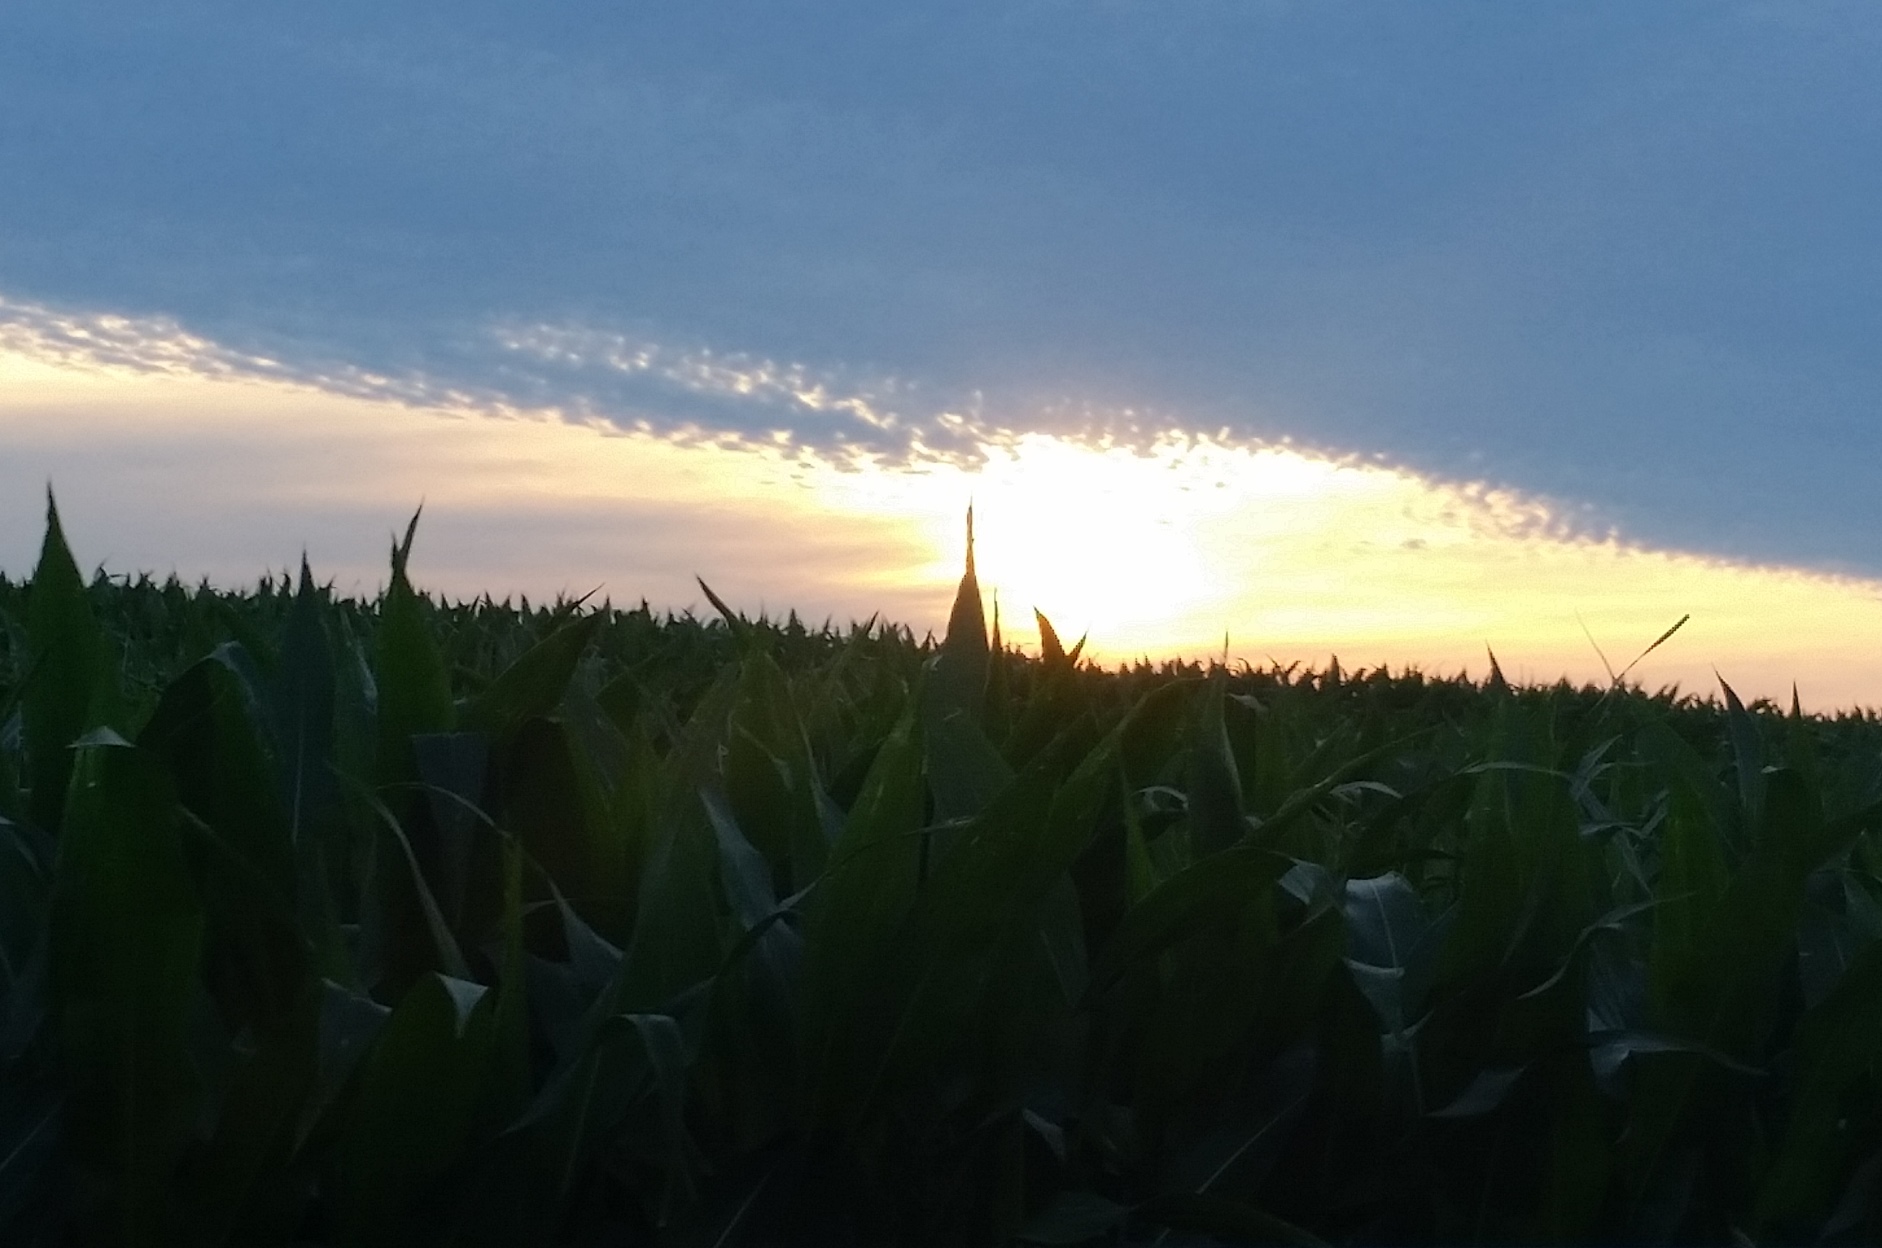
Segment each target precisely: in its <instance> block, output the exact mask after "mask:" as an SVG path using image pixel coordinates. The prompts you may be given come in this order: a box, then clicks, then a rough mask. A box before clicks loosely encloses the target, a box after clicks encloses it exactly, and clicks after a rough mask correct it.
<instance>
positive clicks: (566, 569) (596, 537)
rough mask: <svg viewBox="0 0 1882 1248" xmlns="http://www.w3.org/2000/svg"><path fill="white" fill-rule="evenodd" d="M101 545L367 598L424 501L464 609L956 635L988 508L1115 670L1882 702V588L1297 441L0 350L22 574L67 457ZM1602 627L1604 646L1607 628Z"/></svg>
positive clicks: (1072, 629) (1036, 602)
mask: <svg viewBox="0 0 1882 1248" xmlns="http://www.w3.org/2000/svg"><path fill="white" fill-rule="evenodd" d="M49 476H50V477H52V478H53V479H54V480H55V482H56V484H57V486H58V489H59V492H60V499H61V509H62V513H63V514H64V516H65V519H66V521H67V526H68V530H69V531H70V532H71V533H72V534H73V538H74V543H75V545H77V546H79V547H80V549H79V555H80V558H81V561H86V560H92V559H99V558H103V559H105V560H107V561H108V562H109V564H110V566H111V567H112V568H113V569H114V570H117V571H132V570H149V571H153V572H155V573H158V574H162V573H164V572H166V571H168V570H170V569H171V568H176V569H177V570H178V571H179V572H180V573H181V574H183V575H184V576H185V577H187V578H189V579H194V578H196V577H197V576H202V575H209V576H211V577H213V578H215V579H216V580H218V581H219V582H221V583H224V584H239V583H243V582H247V581H251V580H252V579H253V577H254V576H255V575H257V574H258V573H259V572H261V571H262V570H263V569H264V568H276V569H279V568H281V567H283V566H284V565H287V564H289V563H291V562H292V561H293V560H295V559H296V558H297V557H298V552H299V551H300V550H301V549H302V548H303V547H308V548H310V551H311V553H312V556H313V559H314V563H315V567H316V571H317V572H319V573H320V574H322V575H323V576H333V577H335V578H336V579H337V581H338V583H339V585H340V587H341V588H342V589H343V590H346V589H349V588H350V589H353V590H355V591H357V592H371V591H372V590H373V589H374V588H375V587H376V586H377V585H378V584H379V583H381V582H382V581H383V578H384V568H385V549H386V537H387V535H388V534H389V533H390V532H391V531H392V529H394V528H396V527H399V526H401V525H402V523H403V520H404V519H405V517H407V516H408V515H409V514H410V511H411V508H412V507H413V506H415V505H416V504H417V503H418V502H419V501H420V500H421V499H422V500H424V501H425V504H426V518H425V522H424V525H423V526H422V528H421V536H420V542H419V548H418V552H417V557H416V563H415V568H414V571H415V575H416V576H417V577H418V579H419V580H420V582H421V583H422V584H424V585H426V586H427V587H429V588H431V589H433V590H441V591H444V592H448V593H450V594H452V595H453V596H457V597H470V596H474V595H476V594H479V593H482V592H485V591H488V592H490V593H492V594H493V595H495V596H496V597H499V598H501V597H503V596H504V595H505V594H514V593H519V592H526V593H529V594H530V595H532V596H534V597H539V598H540V597H546V596H550V595H553V594H554V593H556V592H558V591H561V590H567V591H569V592H573V593H582V592H585V591H587V590H589V589H591V588H593V587H595V586H596V585H598V584H599V585H601V586H602V587H603V590H604V593H606V594H609V595H611V596H612V597H613V598H614V600H615V601H617V602H623V601H626V602H631V601H636V600H638V599H639V598H641V597H643V596H644V597H646V598H648V599H649V600H650V601H652V602H653V603H654V604H655V605H656V606H663V607H685V606H687V605H688V604H694V605H695V606H700V607H703V601H702V597H701V596H700V595H699V594H698V593H697V589H696V586H695V585H694V584H693V582H692V579H691V578H692V575H693V574H694V573H699V574H702V575H704V576H705V578H706V579H707V580H708V581H709V582H711V583H712V585H713V587H714V588H715V590H717V591H718V592H719V593H720V594H721V595H722V596H724V597H725V598H727V599H728V600H729V601H731V602H733V603H734V604H736V605H739V606H740V607H741V608H743V609H756V608H757V607H759V606H761V605H762V606H763V607H765V608H766V609H768V610H769V611H771V613H773V614H774V615H775V614H781V613H782V612H784V611H786V610H788V609H792V608H796V609H798V610H799V611H800V612H802V613H803V614H804V615H805V616H807V617H808V618H810V619H811V620H813V621H817V620H821V619H822V618H824V617H825V616H829V617H831V618H833V619H834V620H836V621H837V622H838V623H842V622H844V621H845V620H847V619H852V618H855V619H860V618H863V617H866V616H868V615H871V614H876V613H880V614H881V615H883V616H884V617H886V618H888V619H892V620H897V621H900V622H905V623H908V624H910V625H911V626H913V627H914V628H915V629H916V631H917V633H920V632H921V631H923V630H924V629H925V628H930V627H932V628H935V629H937V630H938V629H939V628H941V627H942V624H943V622H944V621H945V620H946V618H947V610H948V603H949V601H950V599H951V598H952V595H953V591H954V586H955V584H956V582H957V580H958V578H959V575H960V567H961V558H962V554H963V549H962V548H963V541H964V534H963V526H962V518H963V513H964V511H965V509H966V506H967V504H968V502H969V501H970V500H971V501H972V502H973V504H974V507H975V512H976V517H977V521H978V534H979V539H980V540H979V545H978V548H977V556H978V565H979V571H980V578H981V583H982V585H983V588H984V589H985V590H986V591H987V592H988V595H989V597H990V598H991V596H992V595H993V594H995V593H997V594H998V598H999V603H1000V606H1001V614H1002V626H1003V631H1004V633H1005V635H1006V637H1007V639H1008V640H1009V641H1012V642H1015V643H1018V644H1021V645H1022V646H1025V647H1028V648H1030V647H1036V645H1037V642H1038V639H1037V633H1036V630H1035V628H1034V626H1033V621H1032V609H1033V608H1034V607H1037V608H1039V609H1041V610H1043V611H1044V612H1045V613H1046V615H1047V616H1048V617H1050V618H1051V620H1052V621H1053V623H1054V625H1055V626H1056V627H1057V629H1058V631H1059V633H1060V635H1061V636H1062V637H1063V638H1065V640H1066V641H1067V642H1068V643H1069V642H1070V641H1071V640H1072V639H1074V638H1076V637H1078V636H1080V635H1081V634H1089V638H1090V641H1089V645H1088V650H1087V653H1089V654H1091V655H1092V656H1093V657H1094V658H1096V659H1098V660H1101V661H1104V662H1108V663H1117V662H1125V661H1130V660H1133V659H1135V658H1137V657H1139V656H1140V655H1145V656H1149V657H1151V658H1159V657H1166V656H1175V655H1181V656H1184V657H1192V658H1204V657H1210V656H1216V655H1220V654H1221V653H1222V652H1223V640H1224V636H1225V635H1226V637H1227V639H1228V648H1229V654H1230V655H1231V657H1233V658H1238V659H1247V660H1248V661H1250V662H1253V663H1256V664H1265V663H1266V662H1267V661H1268V660H1269V659H1270V658H1272V659H1275V660H1278V661H1281V662H1290V661H1295V660H1301V661H1305V662H1308V663H1310V664H1313V665H1323V664H1324V663H1325V662H1326V660H1327V658H1328V656H1330V655H1332V654H1335V653H1337V654H1338V655H1339V656H1340V659H1341V661H1342V663H1344V664H1345V665H1347V666H1348V667H1349V668H1350V667H1356V666H1367V667H1371V666H1377V665H1380V664H1389V665H1392V666H1394V667H1403V666H1407V665H1411V666H1417V667H1420V668H1422V669H1423V670H1425V671H1427V672H1432V673H1434V674H1444V673H1451V672H1457V671H1463V670H1470V671H1475V672H1479V673H1481V672H1482V671H1484V670H1485V669H1486V666H1487V663H1486V660H1485V658H1484V647H1485V646H1486V645H1488V646H1491V647H1493V648H1494V649H1495V651H1496V653H1497V656H1498V658H1499V660H1500V661H1501V663H1502V666H1503V668H1504V670H1505V671H1506V672H1507V673H1508V674H1509V675H1510V676H1511V677H1512V678H1528V679H1533V680H1553V679H1555V678H1557V677H1559V676H1562V675H1567V676H1569V677H1571V678H1573V679H1576V680H1598V679H1602V678H1603V672H1602V666H1601V662H1600V660H1599V659H1598V658H1597V657H1596V655H1595V653H1594V651H1593V649H1592V647H1590V645H1589V644H1588V638H1587V634H1592V635H1593V636H1594V637H1595V638H1596V639H1597V640H1598V641H1599V642H1600V643H1601V645H1602V646H1603V647H1604V648H1605V649H1606V651H1607V653H1608V656H1609V658H1610V659H1612V660H1613V662H1614V663H1615V664H1616V665H1619V664H1622V663H1625V662H1626V661H1627V660H1628V659H1631V658H1632V657H1633V655H1634V654H1635V653H1637V652H1638V650H1639V649H1640V648H1641V647H1643V646H1645V645H1646V644H1647V642H1649V641H1651V640H1652V639H1653V638H1654V637H1655V636H1657V635H1659V633H1660V632H1662V631H1663V630H1664V629H1665V628H1666V626H1667V625H1669V624H1671V623H1672V622H1673V621H1674V620H1675V619H1677V618H1679V617H1680V616H1681V615H1682V614H1686V613H1690V614H1691V615H1692V617H1693V619H1692V622H1691V623H1690V624H1689V625H1688V626H1687V627H1686V628H1685V629H1684V630H1683V631H1682V632H1681V634H1680V635H1679V636H1678V637H1677V638H1676V639H1675V640H1674V641H1673V642H1671V643H1669V644H1668V645H1667V646H1666V647H1665V648H1663V649H1662V650H1661V651H1660V652H1658V653H1656V654H1655V655H1654V656H1653V657H1652V658H1651V659H1650V660H1648V662H1646V663H1644V664H1643V665H1642V666H1641V668H1640V669H1639V670H1638V672H1637V673H1636V674H1637V676H1638V677H1639V678H1640V679H1641V680H1642V681H1644V682H1645V683H1647V684H1649V685H1658V684H1661V683H1671V682H1675V681H1677V682H1679V683H1681V684H1683V685H1684V686H1685V687H1687V688H1691V689H1698V690H1710V689H1712V688H1714V687H1715V686H1714V683H1713V682H1714V677H1713V667H1714V665H1716V666H1717V668H1718V670H1719V671H1720V672H1722V673H1723V674H1724V675H1725V677H1726V678H1727V679H1729V680H1731V681H1732V682H1733V684H1734V687H1736V688H1737V689H1738V690H1739V692H1740V693H1741V694H1743V695H1745V696H1747V697H1753V696H1759V695H1765V696H1771V697H1780V698H1781V697H1787V696H1788V691H1789V688H1790V683H1791V681H1792V680H1796V681H1797V682H1798V683H1799V684H1800V686H1801V688H1802V692H1803V696H1804V700H1805V704H1806V705H1808V706H1811V707H1813V708H1833V707H1843V706H1850V705H1854V704H1857V703H1865V704H1872V705H1873V704H1882V646H1877V645H1876V644H1875V643H1876V642H1877V641H1878V640H1882V585H1879V584H1878V583H1877V582H1874V581H1869V580H1860V579H1854V578H1838V577H1831V576H1825V575H1821V574H1816V573H1811V572H1806V571H1800V570H1796V569H1786V568H1770V567H1759V566H1753V565H1748V564H1740V563H1731V562H1726V561H1721V560H1717V559H1707V558H1702V557H1698V556H1693V555H1688V554H1682V553H1678V552H1667V551H1652V550H1644V549H1639V548H1635V547H1631V546H1628V545H1626V544H1624V543H1622V542H1619V541H1616V540H1612V539H1600V540H1597V539H1591V538H1587V537H1577V536H1573V535H1570V534H1567V533H1565V532H1564V531H1563V528H1562V526H1561V525H1559V524H1557V523H1556V522H1555V519H1554V517H1553V515H1552V514H1551V512H1550V510H1549V508H1548V507H1547V506H1546V505H1543V504H1541V503H1539V502H1537V501H1535V500H1531V499H1525V498H1522V497H1519V496H1516V495H1514V494H1510V493H1507V492H1496V491H1489V490H1485V489H1481V488H1473V487H1463V486H1455V485H1446V484H1442V483H1436V482H1432V481H1429V480H1426V479H1422V478H1420V477H1417V476H1415V475H1412V474H1410V473H1407V472H1402V471H1397V470H1393V469H1388V468H1384V467H1379V466H1373V465H1365V464H1353V463H1335V462H1332V461H1329V460H1326V459H1321V458H1316V457H1313V456H1310V455H1306V454H1303V453H1300V452H1297V451H1293V450H1289V449H1286V448H1278V447H1245V446H1232V445H1224V444H1222V443H1219V442H1216V441H1214V440H1210V439H1206V438H1204V439H1187V438H1169V439H1166V440H1164V441H1161V442H1158V443H1155V444H1153V445H1151V446H1149V447H1147V448H1141V449H1131V448H1126V447H1119V446H1091V445H1086V444H1082V443H1078V442H1072V441H1067V440H1062V439H1055V438H1051V437H1047V436H1044V435H1026V436H1022V437H1016V438H1013V439H1010V440H1008V441H1006V442H1003V443H1001V444H999V445H996V446H990V447H987V448H985V455H984V459H983V461H982V462H980V463H978V464H975V465H966V464H958V463H951V462H929V463H918V464H913V465H905V466H885V465H868V464H862V465H848V466H838V465H833V464H830V463H827V462H824V461H821V460H817V459H814V458H809V457H806V456H802V455H798V454H794V453H792V452H791V451H790V450H789V449H788V448H786V447H781V446H778V445H768V446H756V447H754V446H742V447H729V446H726V445H722V444H719V443H715V442H712V441H710V440H707V439H704V438H701V439H697V440H694V441H690V442H688V441H676V440H673V439H670V438H662V437H657V436H654V435H653V434H650V433H646V432H625V433H624V432H621V431H618V430H612V429H609V428H606V427H601V426H596V425H586V424H581V423H574V422H570V421H567V420H564V419H560V418H558V417H556V416H555V415H554V414H549V413H516V414H514V415H513V416H512V417H511V418H508V419H500V418H492V417H490V416H488V415H485V414H480V413H471V412H466V411H462V410H438V409H417V408H412V407H407V406H402V405H400V404H397V403H394V402H390V401H386V400H376V399H370V398H361V397H356V396H346V395H336V394H332V393H327V392H324V391H321V390H317V389H314V388H312V387H308V386H304V385H293V384H288V383H285V382H280V381H274V380H267V379H257V378H254V377H245V376H240V375H236V376H229V375H223V376H203V375H200V374H198V373H194V372H192V371H190V370H189V369H188V368H183V367H178V368H175V369H167V370H161V371H154V372H153V371H136V370H132V369H128V368H112V367H103V366H88V367H81V366H78V365H75V364H74V363H73V362H71V361H69V360H49V359H46V358H44V357H42V356H35V355H33V354H31V353H30V352H24V351H21V350H19V349H17V347H15V348H14V349H8V347H7V344H6V343H4V342H0V515H3V516H4V518H5V521H6V525H5V528H4V530H0V568H5V569H6V570H7V571H8V572H10V573H13V574H16V575H17V574H21V573H24V572H26V571H27V570H29V568H30V561H31V558H32V555H33V552H34V551H35V550H36V547H37V542H38V537H39V527H38V526H39V520H40V500H41V498H42V497H43V495H42V494H41V492H40V491H41V489H42V488H43V486H44V484H45V481H46V479H47V478H48V477H49ZM1584 628H1585V629H1586V633H1584V631H1583V630H1584Z"/></svg>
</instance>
